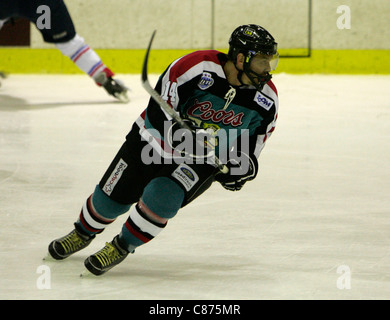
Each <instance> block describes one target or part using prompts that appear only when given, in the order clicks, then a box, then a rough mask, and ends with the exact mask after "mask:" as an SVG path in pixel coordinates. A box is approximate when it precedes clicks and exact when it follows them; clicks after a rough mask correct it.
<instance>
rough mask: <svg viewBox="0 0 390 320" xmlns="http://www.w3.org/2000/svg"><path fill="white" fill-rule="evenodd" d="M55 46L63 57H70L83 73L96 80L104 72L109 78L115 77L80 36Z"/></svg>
mask: <svg viewBox="0 0 390 320" xmlns="http://www.w3.org/2000/svg"><path fill="white" fill-rule="evenodd" d="M55 45H56V47H57V48H58V49H59V50H60V51H61V52H62V54H63V55H65V56H67V57H69V58H70V59H71V60H72V61H73V62H74V63H75V64H76V65H77V66H78V67H79V68H80V69H81V70H82V71H84V72H85V73H86V74H88V75H89V76H90V77H91V78H93V79H94V80H95V78H96V77H97V76H98V75H99V74H100V73H102V72H104V73H105V74H106V76H107V77H108V78H109V77H112V76H113V75H114V73H113V72H112V71H111V70H110V69H108V68H107V67H106V65H105V64H104V63H103V62H102V60H101V59H100V57H99V56H98V54H97V53H96V52H95V51H94V50H93V49H92V48H91V47H90V46H89V45H88V44H86V43H85V42H84V39H83V38H82V37H80V36H79V35H78V34H76V35H75V37H74V38H73V39H72V40H70V41H67V42H64V43H56V44H55Z"/></svg>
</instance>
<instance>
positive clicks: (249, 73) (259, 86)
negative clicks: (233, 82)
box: [234, 64, 272, 91]
mask: <svg viewBox="0 0 390 320" xmlns="http://www.w3.org/2000/svg"><path fill="white" fill-rule="evenodd" d="M234 66H235V67H236V69H237V71H238V74H237V79H238V81H239V82H240V83H241V85H243V86H245V85H246V84H245V83H243V82H242V76H243V75H244V73H245V74H246V76H247V77H248V78H249V80H250V81H251V82H252V85H253V86H254V87H256V89H257V90H258V91H261V90H262V89H263V88H264V86H265V85H266V84H267V82H268V81H270V80H271V78H272V75H271V74H270V73H269V72H267V74H266V75H265V76H263V75H261V74H258V73H256V72H254V71H252V70H250V69H249V66H248V64H244V70H240V69H238V68H237V65H236V64H234ZM252 74H254V75H255V76H254V77H253V76H252ZM255 79H257V82H258V83H257V84H256V81H255Z"/></svg>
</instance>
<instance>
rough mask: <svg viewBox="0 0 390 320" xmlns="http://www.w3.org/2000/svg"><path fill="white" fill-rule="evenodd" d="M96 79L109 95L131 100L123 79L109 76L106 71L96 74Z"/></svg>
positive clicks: (124, 100) (127, 100) (122, 99)
mask: <svg viewBox="0 0 390 320" xmlns="http://www.w3.org/2000/svg"><path fill="white" fill-rule="evenodd" d="M95 81H96V83H97V84H98V85H100V86H102V87H103V88H104V89H105V90H106V91H107V93H108V94H109V95H111V96H113V97H115V98H117V99H118V100H120V101H122V102H129V97H128V96H127V92H128V88H127V87H126V86H125V85H124V84H123V82H122V81H120V80H118V79H113V78H112V77H107V74H106V73H105V72H104V71H103V72H101V73H100V74H99V75H97V76H96V78H95Z"/></svg>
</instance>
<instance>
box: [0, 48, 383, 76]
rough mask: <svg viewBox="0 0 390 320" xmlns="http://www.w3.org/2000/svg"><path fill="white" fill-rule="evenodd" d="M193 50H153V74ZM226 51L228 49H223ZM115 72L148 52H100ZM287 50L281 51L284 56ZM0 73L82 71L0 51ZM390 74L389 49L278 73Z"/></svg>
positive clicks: (320, 54)
mask: <svg viewBox="0 0 390 320" xmlns="http://www.w3.org/2000/svg"><path fill="white" fill-rule="evenodd" d="M192 51H193V50H158V49H156V50H153V52H152V54H151V56H150V61H149V66H148V68H149V72H150V73H162V72H163V71H164V70H165V68H166V67H167V65H168V64H169V63H170V62H172V61H174V60H175V59H177V58H178V57H180V56H182V55H184V54H187V53H190V52H192ZM221 51H223V52H226V49H225V50H221ZM96 52H97V53H98V54H99V55H100V57H101V58H102V60H103V61H104V63H105V64H106V65H107V66H108V67H109V68H111V69H112V70H113V71H114V72H115V73H129V74H137V73H141V68H142V61H143V57H144V55H145V50H141V49H140V50H130V49H100V50H99V49H98V50H96ZM286 52H287V54H288V50H281V54H282V55H283V54H286ZM0 71H5V72H7V73H50V74H78V73H81V71H80V70H79V69H78V68H77V67H76V66H75V65H74V64H73V63H72V62H71V61H70V59H69V58H67V57H64V56H62V54H61V53H60V52H59V51H58V50H57V49H55V48H53V49H31V48H20V47H17V48H16V47H12V48H0ZM280 72H286V73H295V74H304V73H324V74H390V50H312V52H311V57H309V58H281V59H280V61H279V65H278V69H277V72H276V73H280Z"/></svg>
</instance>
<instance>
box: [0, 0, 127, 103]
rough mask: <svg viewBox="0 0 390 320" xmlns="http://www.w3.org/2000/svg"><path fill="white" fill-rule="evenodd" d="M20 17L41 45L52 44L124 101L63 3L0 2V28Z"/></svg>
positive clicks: (119, 88)
mask: <svg viewBox="0 0 390 320" xmlns="http://www.w3.org/2000/svg"><path fill="white" fill-rule="evenodd" d="M40 6H47V7H48V8H49V9H50V28H48V29H46V28H42V27H41V28H40V27H39V26H38V19H39V17H40V16H41V15H42V13H43V12H44V10H43V9H42V8H45V7H40ZM39 8H41V9H42V10H41V9H39ZM17 17H23V18H27V19H29V20H30V21H31V22H32V23H34V24H35V25H36V27H37V29H38V30H39V31H40V32H41V34H42V37H43V39H44V41H45V42H49V43H53V44H54V45H55V46H56V47H57V48H58V49H59V50H60V51H61V52H62V54H63V55H65V56H67V57H69V58H70V59H71V60H72V61H73V62H74V63H75V64H76V65H77V67H79V68H80V69H81V70H82V71H84V72H85V73H86V74H87V75H89V76H90V77H91V78H92V79H93V80H94V81H95V83H96V84H97V85H98V86H102V87H103V88H104V89H105V90H106V91H107V93H108V94H110V95H112V96H114V97H115V98H117V99H119V100H121V101H123V102H128V100H129V99H128V96H127V91H128V89H127V88H126V87H125V86H124V84H123V83H122V82H121V81H119V80H116V79H114V78H113V76H114V73H113V72H112V71H111V70H110V69H109V68H108V67H107V66H106V65H105V64H104V63H103V62H102V60H101V59H100V57H99V56H98V55H97V53H96V52H95V51H94V50H93V49H92V48H91V47H90V46H89V45H88V44H86V43H85V41H84V39H83V38H82V37H81V36H80V35H79V34H77V33H76V30H75V26H74V24H73V21H72V18H71V16H70V14H69V11H68V9H67V7H66V5H65V3H64V1H63V0H1V1H0V29H1V27H2V26H3V24H4V23H5V22H6V21H7V20H8V19H10V18H17Z"/></svg>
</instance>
